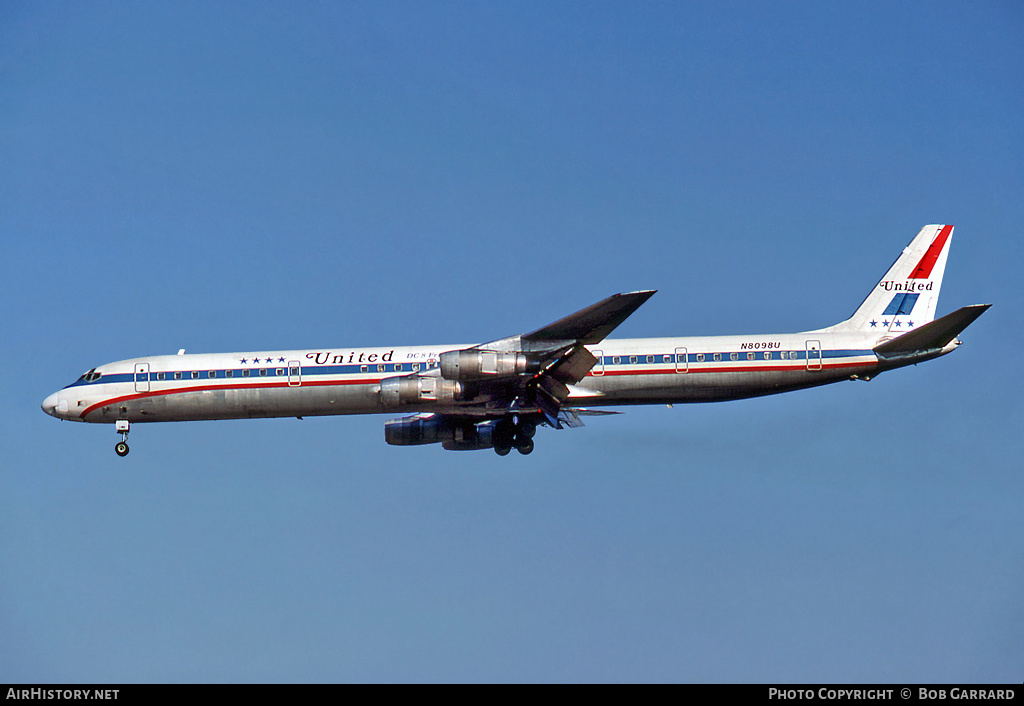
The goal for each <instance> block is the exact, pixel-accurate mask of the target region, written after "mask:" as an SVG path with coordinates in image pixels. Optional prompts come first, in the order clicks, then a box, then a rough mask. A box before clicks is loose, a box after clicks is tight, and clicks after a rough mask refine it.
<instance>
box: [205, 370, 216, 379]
mask: <svg viewBox="0 0 1024 706" xmlns="http://www.w3.org/2000/svg"><path fill="white" fill-rule="evenodd" d="M207 375H209V376H210V379H213V378H215V377H217V371H216V370H211V371H210V372H209V373H207Z"/></svg>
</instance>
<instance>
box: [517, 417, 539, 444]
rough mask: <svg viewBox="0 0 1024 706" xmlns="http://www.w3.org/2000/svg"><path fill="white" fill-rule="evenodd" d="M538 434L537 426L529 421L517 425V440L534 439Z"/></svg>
mask: <svg viewBox="0 0 1024 706" xmlns="http://www.w3.org/2000/svg"><path fill="white" fill-rule="evenodd" d="M536 433H537V424H536V423H535V422H532V421H530V420H529V419H524V420H522V421H521V422H519V424H517V425H516V438H518V439H532V438H533V435H534V434H536Z"/></svg>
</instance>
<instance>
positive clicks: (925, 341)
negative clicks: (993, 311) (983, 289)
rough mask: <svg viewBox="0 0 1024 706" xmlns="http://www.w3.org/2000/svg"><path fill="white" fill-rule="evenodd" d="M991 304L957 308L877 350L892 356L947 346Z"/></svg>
mask: <svg viewBox="0 0 1024 706" xmlns="http://www.w3.org/2000/svg"><path fill="white" fill-rule="evenodd" d="M990 306H992V305H991V304H975V305H973V306H965V307H963V308H962V309H957V310H956V311H954V312H953V313H952V314H946V315H945V316H943V317H942V318H941V319H935V321H932V322H930V323H927V324H925V325H924V326H921V327H920V328H918V329H916V330H914V331H911V332H909V333H905V334H903V335H902V336H900V337H898V338H894V339H892V340H891V341H886V342H885V343H882V344H880V345H877V346H875V352H876V353H878V354H879V355H882V356H888V357H891V356H897V355H900V354H903V353H914V352H917V351H926V350H934V349H941V348H945V347H946V345H947V344H949V342H950V341H952V340H953V339H954V338H956V337H957V335H959V333H960V332H961V331H963V330H964V329H965V328H967V327H968V326H970V325H971V324H972V323H974V320H975V319H977V318H978V317H979V316H981V315H982V314H984V313H985V311H986V310H987V309H988V308H989V307H990Z"/></svg>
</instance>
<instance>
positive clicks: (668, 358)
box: [661, 355, 672, 363]
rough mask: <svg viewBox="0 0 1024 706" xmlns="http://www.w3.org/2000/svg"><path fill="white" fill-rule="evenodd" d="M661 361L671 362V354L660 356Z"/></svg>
mask: <svg viewBox="0 0 1024 706" xmlns="http://www.w3.org/2000/svg"><path fill="white" fill-rule="evenodd" d="M661 361H662V362H663V363H671V362H672V356H670V355H665V356H662V357H661Z"/></svg>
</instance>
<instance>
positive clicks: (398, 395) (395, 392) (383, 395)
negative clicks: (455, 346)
mask: <svg viewBox="0 0 1024 706" xmlns="http://www.w3.org/2000/svg"><path fill="white" fill-rule="evenodd" d="M462 393H463V389H462V385H461V384H460V383H458V382H454V381H451V380H442V379H441V378H438V377H434V376H430V375H404V376H402V377H391V378H384V379H383V380H381V381H380V399H381V402H383V403H384V406H385V407H398V406H399V405H403V404H417V403H419V402H453V401H455V400H457V399H461V397H462Z"/></svg>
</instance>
